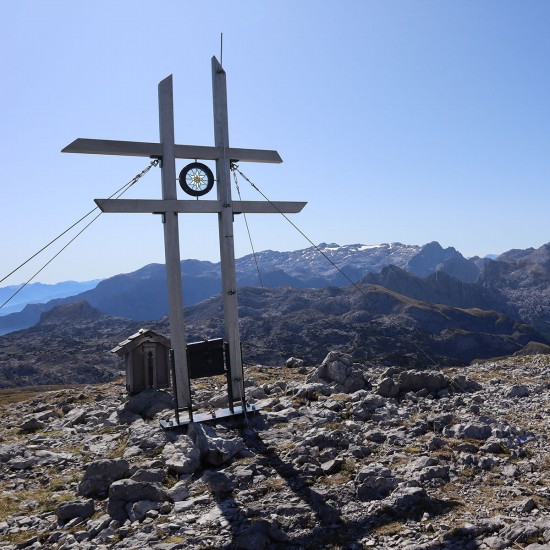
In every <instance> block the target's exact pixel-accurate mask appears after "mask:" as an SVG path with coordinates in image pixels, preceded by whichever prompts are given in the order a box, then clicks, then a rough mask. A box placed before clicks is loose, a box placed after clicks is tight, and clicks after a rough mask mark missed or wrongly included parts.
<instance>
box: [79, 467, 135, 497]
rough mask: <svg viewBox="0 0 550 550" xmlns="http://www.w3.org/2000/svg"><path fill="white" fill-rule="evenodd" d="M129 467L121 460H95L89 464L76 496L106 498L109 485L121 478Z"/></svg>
mask: <svg viewBox="0 0 550 550" xmlns="http://www.w3.org/2000/svg"><path fill="white" fill-rule="evenodd" d="M129 467H130V465H129V464H128V462H127V461H126V460H124V459H122V458H117V459H113V460H108V459H104V460H97V461H95V462H92V463H90V464H89V465H88V468H87V469H86V473H85V474H84V478H83V479H82V481H81V482H80V484H79V486H78V494H79V495H81V496H84V497H94V498H96V497H97V498H102V497H104V496H106V495H107V492H108V490H109V487H110V485H111V484H112V483H113V482H114V481H116V480H119V479H121V478H123V477H124V476H125V475H126V474H127V472H128V469H129Z"/></svg>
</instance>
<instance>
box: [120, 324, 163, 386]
mask: <svg viewBox="0 0 550 550" xmlns="http://www.w3.org/2000/svg"><path fill="white" fill-rule="evenodd" d="M111 351H112V352H113V353H116V354H117V355H118V356H120V357H124V362H125V366H126V389H127V390H128V393H130V394H134V393H139V392H140V391H143V390H146V389H148V388H153V389H156V390H158V389H162V388H169V387H170V340H169V339H168V338H166V337H165V336H163V335H162V334H159V333H158V332H155V331H154V330H149V329H144V328H141V329H139V330H138V332H136V333H135V334H132V335H131V336H129V337H128V338H127V339H126V340H124V341H123V342H120V344H119V345H118V346H117V347H116V348H113V349H112V350H111Z"/></svg>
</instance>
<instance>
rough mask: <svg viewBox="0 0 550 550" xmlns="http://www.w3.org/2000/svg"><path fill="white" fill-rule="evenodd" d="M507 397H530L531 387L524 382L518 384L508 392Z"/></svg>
mask: <svg viewBox="0 0 550 550" xmlns="http://www.w3.org/2000/svg"><path fill="white" fill-rule="evenodd" d="M506 397H520V398H521V397H529V388H528V387H527V386H525V385H524V384H516V385H515V386H512V387H511V388H510V390H509V391H508V392H507V393H506Z"/></svg>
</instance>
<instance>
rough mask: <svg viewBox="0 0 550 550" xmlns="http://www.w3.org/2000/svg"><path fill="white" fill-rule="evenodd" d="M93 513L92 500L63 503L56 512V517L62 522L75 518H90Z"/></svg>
mask: <svg viewBox="0 0 550 550" xmlns="http://www.w3.org/2000/svg"><path fill="white" fill-rule="evenodd" d="M93 513H94V501H93V499H91V498H90V499H88V500H76V501H72V502H63V503H62V504H60V505H59V506H58V507H57V509H56V511H55V515H56V516H57V517H58V518H59V519H60V520H62V521H66V520H70V519H74V518H89V517H90V516H91V515H92V514H93Z"/></svg>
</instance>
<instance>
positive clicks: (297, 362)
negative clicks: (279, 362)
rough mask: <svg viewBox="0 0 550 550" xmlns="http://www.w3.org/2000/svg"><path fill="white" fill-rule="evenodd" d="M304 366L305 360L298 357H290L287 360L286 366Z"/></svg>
mask: <svg viewBox="0 0 550 550" xmlns="http://www.w3.org/2000/svg"><path fill="white" fill-rule="evenodd" d="M303 366H304V360H303V359H298V358H297V357H289V358H288V359H287V360H286V361H285V367H291V368H300V367H303Z"/></svg>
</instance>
